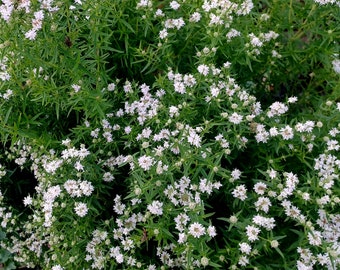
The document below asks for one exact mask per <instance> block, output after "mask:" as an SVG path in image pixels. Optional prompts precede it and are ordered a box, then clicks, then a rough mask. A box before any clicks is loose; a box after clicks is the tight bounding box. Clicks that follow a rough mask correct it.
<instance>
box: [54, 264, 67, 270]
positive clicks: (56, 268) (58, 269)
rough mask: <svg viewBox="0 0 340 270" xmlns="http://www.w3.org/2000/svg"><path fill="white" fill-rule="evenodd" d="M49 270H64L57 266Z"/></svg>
mask: <svg viewBox="0 0 340 270" xmlns="http://www.w3.org/2000/svg"><path fill="white" fill-rule="evenodd" d="M51 270H64V268H62V267H61V266H60V265H59V264H57V265H55V266H53V267H52V268H51Z"/></svg>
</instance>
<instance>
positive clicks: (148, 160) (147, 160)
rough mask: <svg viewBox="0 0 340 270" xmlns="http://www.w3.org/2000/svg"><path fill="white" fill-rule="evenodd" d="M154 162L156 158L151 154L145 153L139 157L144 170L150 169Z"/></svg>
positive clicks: (139, 162)
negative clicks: (150, 155)
mask: <svg viewBox="0 0 340 270" xmlns="http://www.w3.org/2000/svg"><path fill="white" fill-rule="evenodd" d="M153 163H154V159H153V158H152V157H149V156H145V155H144V156H141V157H140V158H139V159H138V164H139V166H140V167H141V168H142V169H143V170H144V171H148V170H150V168H151V166H152V165H153Z"/></svg>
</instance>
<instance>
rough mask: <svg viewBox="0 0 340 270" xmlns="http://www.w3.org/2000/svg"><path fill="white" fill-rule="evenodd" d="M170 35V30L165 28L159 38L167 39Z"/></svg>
mask: <svg viewBox="0 0 340 270" xmlns="http://www.w3.org/2000/svg"><path fill="white" fill-rule="evenodd" d="M167 36H168V31H167V30H166V29H163V30H161V31H160V32H159V38H160V39H165V38H166V37H167Z"/></svg>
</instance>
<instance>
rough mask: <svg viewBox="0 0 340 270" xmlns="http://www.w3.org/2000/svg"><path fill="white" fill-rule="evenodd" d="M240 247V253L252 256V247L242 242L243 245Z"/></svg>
mask: <svg viewBox="0 0 340 270" xmlns="http://www.w3.org/2000/svg"><path fill="white" fill-rule="evenodd" d="M239 246H240V251H241V252H242V253H245V254H247V255H249V254H250V252H251V246H250V245H249V244H248V243H245V242H242V243H239Z"/></svg>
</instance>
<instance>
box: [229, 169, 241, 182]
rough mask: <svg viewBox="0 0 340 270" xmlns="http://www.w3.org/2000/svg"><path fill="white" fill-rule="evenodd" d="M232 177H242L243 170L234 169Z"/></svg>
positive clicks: (235, 178) (236, 178)
mask: <svg viewBox="0 0 340 270" xmlns="http://www.w3.org/2000/svg"><path fill="white" fill-rule="evenodd" d="M231 177H232V178H233V179H234V180H238V179H240V177H241V171H240V170H239V169H234V170H233V171H232V172H231Z"/></svg>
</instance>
